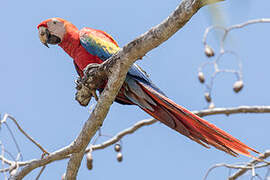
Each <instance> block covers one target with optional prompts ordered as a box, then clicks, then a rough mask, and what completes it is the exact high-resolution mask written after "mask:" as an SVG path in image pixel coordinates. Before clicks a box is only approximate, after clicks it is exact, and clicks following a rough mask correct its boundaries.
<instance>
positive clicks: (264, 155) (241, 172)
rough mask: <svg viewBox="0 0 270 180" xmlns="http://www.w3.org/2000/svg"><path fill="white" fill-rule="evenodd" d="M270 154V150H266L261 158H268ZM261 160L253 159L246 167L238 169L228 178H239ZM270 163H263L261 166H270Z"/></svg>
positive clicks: (232, 179) (233, 179) (231, 179)
mask: <svg viewBox="0 0 270 180" xmlns="http://www.w3.org/2000/svg"><path fill="white" fill-rule="evenodd" d="M269 156H270V150H267V151H265V152H264V153H263V154H261V155H260V156H259V159H266V158H268V157H269ZM260 162H261V161H258V160H253V161H250V162H249V163H248V164H247V165H246V166H245V167H244V168H242V169H240V170H238V171H237V172H236V173H234V174H233V175H231V176H230V177H229V178H228V180H235V179H237V178H239V177H240V176H242V175H243V174H245V173H246V172H247V171H248V170H251V169H252V167H253V166H255V165H256V164H258V163H260ZM269 165H270V164H269V163H265V164H263V165H261V166H260V167H265V166H269Z"/></svg>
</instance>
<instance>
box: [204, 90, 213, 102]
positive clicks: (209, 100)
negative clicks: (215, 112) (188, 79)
mask: <svg viewBox="0 0 270 180" xmlns="http://www.w3.org/2000/svg"><path fill="white" fill-rule="evenodd" d="M204 98H205V100H206V101H207V102H211V101H212V98H211V96H210V93H209V92H206V93H204Z"/></svg>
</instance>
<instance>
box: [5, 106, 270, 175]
mask: <svg viewBox="0 0 270 180" xmlns="http://www.w3.org/2000/svg"><path fill="white" fill-rule="evenodd" d="M193 113H195V114H197V115H199V116H201V117H202V116H211V115H217V114H225V115H230V114H239V113H270V106H239V107H234V108H214V109H206V110H201V111H193ZM155 122H157V120H155V119H146V120H142V121H139V122H137V123H135V124H134V125H133V126H131V127H129V128H127V129H125V130H123V131H121V132H120V133H118V134H117V135H115V136H114V137H112V138H111V139H109V140H107V141H105V142H103V143H101V144H97V145H92V146H91V148H92V150H99V149H104V148H106V147H108V146H110V145H113V144H114V143H116V142H118V141H119V140H120V139H122V138H123V137H124V136H126V135H128V134H132V133H134V132H136V131H137V130H138V129H140V128H141V127H144V126H146V125H151V124H153V123H155ZM89 150H90V148H87V149H86V150H85V153H87V152H89ZM72 152H73V149H72V146H71V145H70V146H67V147H64V148H62V149H60V150H58V151H55V152H53V153H50V154H49V155H48V156H46V157H44V158H43V159H33V160H29V161H24V162H16V164H17V165H18V166H19V167H23V168H22V169H21V171H18V173H17V174H16V176H15V177H11V178H10V180H13V179H16V178H17V179H22V178H23V177H24V176H26V175H27V174H28V173H30V172H31V171H32V170H34V169H36V168H38V167H42V166H45V165H47V164H49V163H51V162H54V161H57V160H62V159H66V158H70V156H69V155H70V154H71V153H72ZM269 154H270V153H269ZM0 160H1V161H4V162H5V163H6V164H8V165H12V164H14V162H13V161H11V160H8V159H6V158H5V157H2V156H0ZM3 171H7V169H5V170H0V172H3Z"/></svg>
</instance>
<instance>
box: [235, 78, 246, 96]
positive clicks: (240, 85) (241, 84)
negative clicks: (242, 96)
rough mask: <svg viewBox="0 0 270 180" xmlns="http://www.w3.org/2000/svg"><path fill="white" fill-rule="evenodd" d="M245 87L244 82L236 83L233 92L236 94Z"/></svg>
mask: <svg viewBox="0 0 270 180" xmlns="http://www.w3.org/2000/svg"><path fill="white" fill-rule="evenodd" d="M243 87H244V82H243V81H242V80H239V81H236V82H235V83H234V85H233V90H234V92H235V93H238V92H239V91H241V90H242V89H243Z"/></svg>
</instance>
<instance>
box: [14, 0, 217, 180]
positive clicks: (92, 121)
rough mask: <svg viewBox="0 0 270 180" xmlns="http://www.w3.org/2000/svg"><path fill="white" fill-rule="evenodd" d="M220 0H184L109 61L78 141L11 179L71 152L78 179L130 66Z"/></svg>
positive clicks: (70, 171) (71, 172)
mask: <svg viewBox="0 0 270 180" xmlns="http://www.w3.org/2000/svg"><path fill="white" fill-rule="evenodd" d="M219 1H221V0H211V1H203V0H183V1H182V2H181V4H180V5H179V6H178V7H177V8H176V10H175V11H174V12H173V13H172V14H171V15H170V16H169V17H168V18H167V19H166V20H164V21H163V22H162V23H160V24H159V25H157V26H156V27H154V28H152V29H150V30H149V31H148V32H146V33H144V34H143V35H141V36H140V37H138V38H136V39H135V40H133V41H132V42H130V43H128V44H127V45H125V46H124V47H123V48H122V49H121V50H120V51H119V52H118V53H117V54H115V55H114V56H112V57H111V58H110V59H109V60H107V61H105V62H104V63H103V64H102V65H101V67H103V70H104V71H106V72H107V75H108V81H107V85H106V87H105V88H104V90H103V92H102V94H101V96H100V97H99V100H98V102H97V105H96V107H95V109H94V110H93V112H92V113H91V115H90V117H89V118H88V120H87V121H86V122H85V124H84V126H83V128H82V130H81V132H80V134H79V135H78V137H77V138H76V139H75V141H74V142H73V143H72V144H71V145H69V146H68V147H66V148H64V149H61V150H59V151H56V152H54V153H52V154H49V155H48V156H46V157H44V158H43V159H41V160H34V161H33V162H31V165H30V164H28V165H27V166H26V167H25V168H23V169H22V170H21V171H20V172H18V173H16V174H15V176H12V177H11V179H18V180H20V179H22V178H23V177H24V176H25V175H26V174H28V173H29V172H30V171H31V170H33V169H34V168H35V167H37V166H39V165H41V166H44V165H45V164H46V163H49V162H52V161H53V160H59V159H61V158H64V157H66V156H67V155H69V154H72V155H71V157H70V161H69V162H68V167H67V171H66V176H65V179H67V180H74V179H76V176H77V172H78V169H79V167H80V164H81V160H82V157H83V155H84V152H85V149H86V147H87V145H88V144H89V142H90V140H91V138H92V137H93V136H94V135H95V133H96V132H97V130H98V129H99V127H100V126H101V125H102V123H103V121H104V119H105V117H106V115H107V113H108V111H109V108H110V106H111V104H112V103H113V101H114V99H115V96H116V94H117V93H118V91H119V89H120V88H121V86H122V84H123V82H124V80H125V77H126V74H127V72H128V70H129V68H130V66H131V65H132V64H133V63H134V62H135V61H136V60H137V59H139V58H141V57H143V56H144V55H145V54H146V53H147V52H149V51H150V50H152V49H154V48H156V47H157V46H159V45H160V44H161V43H163V42H164V41H166V40H167V39H168V38H170V37H171V36H172V35H173V34H174V33H176V32H177V31H178V30H179V29H180V28H181V27H183V26H184V25H185V24H186V23H187V22H188V21H189V20H190V18H191V17H192V16H193V15H194V14H195V13H196V12H197V11H198V10H199V9H200V8H201V7H202V6H204V5H206V3H215V2H219Z"/></svg>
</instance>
